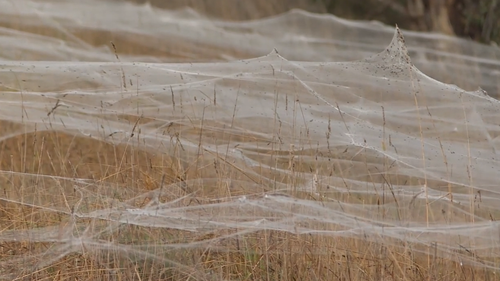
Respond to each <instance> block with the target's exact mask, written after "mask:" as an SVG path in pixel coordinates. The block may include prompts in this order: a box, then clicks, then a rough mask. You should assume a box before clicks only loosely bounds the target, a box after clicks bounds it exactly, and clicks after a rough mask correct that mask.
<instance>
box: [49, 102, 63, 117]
mask: <svg viewBox="0 0 500 281" xmlns="http://www.w3.org/2000/svg"><path fill="white" fill-rule="evenodd" d="M59 101H60V100H59V99H57V101H56V105H54V107H52V109H51V110H50V111H49V113H47V116H50V115H51V114H52V113H54V110H56V109H57V108H58V107H59V106H61V104H60V103H59Z"/></svg>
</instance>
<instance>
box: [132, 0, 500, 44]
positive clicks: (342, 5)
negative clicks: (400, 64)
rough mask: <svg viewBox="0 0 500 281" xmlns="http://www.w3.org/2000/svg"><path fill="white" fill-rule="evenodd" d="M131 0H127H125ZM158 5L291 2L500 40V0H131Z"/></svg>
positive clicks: (217, 12) (265, 6)
mask: <svg viewBox="0 0 500 281" xmlns="http://www.w3.org/2000/svg"><path fill="white" fill-rule="evenodd" d="M129 1H130V0H129ZM131 1H134V2H139V3H144V2H150V3H151V4H152V5H154V6H158V7H161V8H167V9H172V8H181V7H185V6H190V7H192V8H194V9H195V10H197V11H199V12H202V13H203V14H207V15H210V16H216V17H218V18H223V19H228V20H249V19H255V18H262V17H267V16H272V15H276V14H279V13H283V12H286V11H288V10H290V9H293V8H298V9H304V10H307V11H310V12H316V13H325V12H328V13H332V14H334V15H336V16H339V17H342V18H347V19H359V20H378V21H381V22H383V23H386V24H389V25H392V26H394V25H395V24H397V25H398V26H400V27H401V28H404V29H409V30H417V31H434V32H440V33H445V34H449V35H456V36H459V37H466V38H471V39H473V40H475V41H479V42H483V43H492V42H496V43H497V44H500V3H499V2H500V0H168V1H166V0H131Z"/></svg>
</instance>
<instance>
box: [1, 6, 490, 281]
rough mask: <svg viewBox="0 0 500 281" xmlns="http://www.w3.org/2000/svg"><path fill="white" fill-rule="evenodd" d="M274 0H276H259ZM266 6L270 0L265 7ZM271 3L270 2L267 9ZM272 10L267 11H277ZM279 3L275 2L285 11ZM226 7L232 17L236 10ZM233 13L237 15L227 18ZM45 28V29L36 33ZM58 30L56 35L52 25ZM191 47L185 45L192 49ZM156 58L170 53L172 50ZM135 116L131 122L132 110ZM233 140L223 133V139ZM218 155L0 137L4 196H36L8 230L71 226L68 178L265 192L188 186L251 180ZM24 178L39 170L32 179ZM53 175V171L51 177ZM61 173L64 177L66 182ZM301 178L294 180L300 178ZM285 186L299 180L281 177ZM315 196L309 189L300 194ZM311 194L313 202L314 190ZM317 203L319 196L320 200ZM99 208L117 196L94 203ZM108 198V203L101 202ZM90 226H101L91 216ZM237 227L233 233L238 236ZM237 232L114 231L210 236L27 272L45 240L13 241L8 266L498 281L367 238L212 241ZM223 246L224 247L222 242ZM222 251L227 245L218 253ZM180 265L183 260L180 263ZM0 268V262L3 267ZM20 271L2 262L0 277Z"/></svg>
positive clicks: (169, 274) (6, 214) (126, 48)
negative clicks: (15, 260)
mask: <svg viewBox="0 0 500 281" xmlns="http://www.w3.org/2000/svg"><path fill="white" fill-rule="evenodd" d="M260 2H262V5H266V4H265V3H267V2H268V1H260ZM264 2H265V3H264ZM268 6H269V5H268ZM272 8H273V7H272V6H269V7H268V9H272ZM280 9H281V8H276V11H280ZM227 13H232V11H229V12H227ZM228 17H229V16H228ZM30 31H31V32H35V33H44V31H41V30H30ZM45 32H49V33H50V32H51V31H45ZM79 36H80V37H81V38H82V39H84V40H85V41H87V42H92V43H95V44H96V45H98V44H100V43H102V42H109V41H115V43H116V45H117V46H118V49H119V50H120V52H123V53H146V54H148V50H140V49H137V46H131V45H129V44H128V43H129V42H126V41H123V42H120V41H119V40H115V39H113V38H109V36H110V35H109V34H79ZM184 47H185V46H184ZM149 54H152V55H162V56H168V54H165V53H162V54H156V53H149ZM124 118H129V119H130V123H131V124H133V123H135V122H136V121H137V120H135V119H134V118H136V117H133V116H128V117H126V116H124ZM0 128H1V131H0V132H1V133H2V134H3V135H7V134H8V133H9V132H14V131H19V130H23V126H22V124H13V123H9V122H2V123H1V124H0ZM224 138H227V136H226V137H224V136H222V139H224ZM213 161H214V158H211V157H210V156H207V157H202V156H200V155H182V157H178V158H175V157H167V156H164V155H161V154H157V153H155V152H154V151H144V150H142V149H141V148H140V147H135V146H131V145H128V144H123V145H117V146H114V145H110V144H108V143H104V142H101V141H97V140H93V139H88V138H84V137H75V136H72V135H69V134H67V133H62V132H56V131H43V132H42V131H37V132H31V133H26V134H22V135H18V136H15V137H12V138H9V139H6V140H4V141H2V142H1V143H0V169H1V170H2V171H4V172H3V173H1V174H0V192H1V193H3V194H4V197H7V198H11V199H12V200H20V201H25V202H36V203H37V204H36V205H37V207H34V206H33V205H30V204H25V205H19V204H15V203H12V202H6V201H0V231H7V230H23V229H32V228H34V227H45V226H54V227H56V228H57V227H59V228H61V229H63V228H64V226H66V225H67V224H69V223H71V216H70V215H69V214H70V209H71V206H74V204H76V202H77V201H78V198H79V197H78V195H77V194H75V195H74V197H73V198H61V197H60V196H57V194H60V193H61V190H68V189H71V188H72V183H71V181H70V180H68V179H72V178H73V179H74V178H79V179H90V180H92V181H93V182H94V185H95V188H96V189H100V190H101V194H102V192H106V193H107V194H110V195H109V197H108V198H112V197H114V198H116V200H127V199H128V198H132V197H135V196H137V195H140V194H142V193H144V192H145V191H148V190H154V189H157V188H159V187H161V186H162V185H165V186H168V185H170V186H174V185H172V184H177V186H179V187H178V188H177V190H171V195H170V198H164V200H169V199H175V198H178V197H181V196H185V195H188V194H194V196H192V197H190V198H187V199H186V200H188V201H189V202H187V201H186V204H201V203H202V202H208V201H209V200H210V199H214V198H218V197H228V195H231V196H236V195H242V194H247V195H249V196H251V195H252V193H258V192H262V190H261V191H256V190H246V189H245V188H243V187H241V188H239V187H233V188H231V189H230V190H229V189H228V188H227V187H225V186H224V185H223V184H221V185H220V186H217V185H213V186H208V185H198V186H196V185H191V186H189V187H186V188H182V184H179V183H183V182H190V181H193V180H196V179H198V178H201V177H205V178H206V177H207V175H212V176H213V177H214V178H220V179H221V183H222V182H223V181H222V180H223V179H226V178H235V179H238V178H241V177H244V176H245V175H244V171H240V170H238V169H237V168H236V167H235V166H233V165H230V164H229V163H224V162H223V161H221V162H220V164H219V165H213V164H212V163H213ZM26 174H32V175H39V176H26ZM47 175H50V176H54V177H47ZM57 177H61V178H64V179H61V180H58V178H57ZM295 180H296V179H295ZM282 181H283V182H289V181H293V179H282ZM295 195H296V196H299V197H300V196H304V197H306V196H308V195H307V194H295ZM308 199H311V197H310V196H309V197H308ZM149 200H151V198H144V201H142V202H136V204H137V205H138V206H142V205H144V204H147V202H148V201H149ZM318 200H319V199H318ZM92 204H96V205H95V206H90V205H89V206H86V208H95V209H98V208H99V207H100V206H108V205H109V204H112V202H108V201H103V202H100V203H99V202H98V201H97V200H96V201H93V203H92ZM99 204H101V205H100V206H98V205H99ZM40 206H46V207H47V208H49V207H51V206H67V207H68V214H58V213H56V212H50V211H47V210H44V209H43V208H39V207H40ZM88 223H89V224H99V222H95V221H91V220H88ZM237 231H238V230H237V229H235V230H234V232H233V233H236V232H237ZM224 236H227V237H230V236H231V233H230V232H229V231H226V233H217V232H214V233H212V234H210V235H208V236H207V235H205V236H202V237H200V236H198V235H197V234H196V233H191V232H188V231H180V230H175V231H174V230H172V231H169V230H166V229H154V228H147V227H135V226H125V227H124V228H123V229H121V231H120V232H116V233H114V236H109V237H105V238H104V239H109V241H122V242H123V243H132V242H133V241H139V240H141V239H142V240H143V241H146V240H148V239H149V241H165V240H167V241H171V242H172V241H175V242H177V243H196V242H200V241H201V242H203V241H210V243H206V244H205V246H203V247H196V248H193V249H192V250H189V249H182V250H180V251H175V250H172V251H165V250H164V249H161V250H159V251H158V253H157V255H158V256H160V255H163V257H164V258H165V260H158V259H148V258H145V257H143V256H139V255H136V254H135V253H129V254H123V253H121V254H120V253H117V252H116V251H113V250H110V251H104V250H103V251H98V250H95V249H92V248H90V249H85V248H84V249H85V250H84V251H83V252H82V253H78V254H71V255H68V256H65V257H63V258H61V259H59V260H57V262H56V263H53V264H50V265H48V266H44V267H42V268H39V269H37V270H36V271H35V272H32V271H31V270H29V266H28V265H33V264H36V263H37V262H39V259H40V258H43V256H39V254H41V253H45V252H48V251H50V245H48V244H47V243H35V242H32V243H28V242H19V243H11V242H9V243H5V242H1V241H0V262H2V261H8V260H9V259H11V257H13V256H16V255H19V254H25V255H26V256H30V257H32V258H31V259H30V258H28V259H25V260H21V261H19V264H17V267H18V268H23V267H26V269H27V270H26V271H25V272H24V273H23V274H21V275H18V276H17V277H16V279H15V280H198V279H201V278H202V276H200V275H197V273H198V272H204V273H208V274H207V275H205V276H203V278H205V277H206V278H210V279H212V280H223V279H226V280H498V279H499V277H498V276H497V275H496V273H495V272H493V271H492V270H489V269H484V268H481V267H472V266H469V265H461V264H460V263H457V262H453V261H450V260H448V259H444V258H440V257H436V256H435V255H434V254H435V249H433V248H420V249H416V248H415V247H417V246H415V245H410V244H405V243H404V242H394V243H399V245H400V246H399V247H394V246H393V245H394V244H386V243H378V242H367V241H362V240H358V239H353V238H339V237H325V236H322V235H295V234H291V233H283V232H277V231H259V232H253V233H247V234H241V235H238V236H237V237H233V238H232V239H212V238H217V237H224ZM214 245H215V246H220V247H214ZM219 249H223V250H219ZM170 261H176V262H178V263H179V264H173V263H171V262H170ZM0 265H1V264H0ZM11 270H14V269H13V268H9V267H0V274H5V273H8V272H9V271H11Z"/></svg>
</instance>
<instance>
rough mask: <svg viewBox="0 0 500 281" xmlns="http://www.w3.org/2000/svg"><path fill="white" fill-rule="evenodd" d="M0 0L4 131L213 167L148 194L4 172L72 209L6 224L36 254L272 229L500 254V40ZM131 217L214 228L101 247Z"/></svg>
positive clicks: (33, 202) (123, 6)
mask: <svg viewBox="0 0 500 281" xmlns="http://www.w3.org/2000/svg"><path fill="white" fill-rule="evenodd" d="M0 5H1V9H0V13H1V16H0V22H1V24H2V26H4V27H2V28H1V29H0V36H1V40H0V46H1V47H0V57H1V58H3V61H2V62H0V90H1V92H0V100H1V103H0V119H1V120H2V122H3V123H2V124H4V125H2V126H3V128H2V133H1V134H0V141H2V142H4V141H7V140H9V139H12V138H14V137H19V136H22V135H25V134H30V133H33V132H35V131H37V132H43V131H52V132H54V131H57V132H63V133H65V134H68V135H72V136H75V137H78V138H87V139H89V140H93V141H98V142H101V143H109V144H114V145H124V144H126V145H128V146H131V147H134V148H135V149H137V150H141V151H145V152H147V153H151V154H154V155H165V157H171V158H172V159H179V161H181V162H183V163H187V164H186V165H188V166H189V165H191V164H192V163H198V164H196V165H197V166H196V167H199V168H200V169H202V167H204V169H206V170H207V171H206V172H205V173H200V175H204V176H198V177H191V178H189V179H184V180H183V181H182V182H172V183H169V184H168V185H165V186H160V185H159V187H158V188H157V189H153V190H150V191H144V189H141V188H140V186H127V187H126V188H124V187H123V186H119V184H114V183H110V182H106V181H96V180H95V179H90V178H80V177H78V175H74V176H72V177H67V176H60V175H40V174H36V173H26V172H22V171H12V170H9V169H3V170H2V171H1V172H0V173H1V174H2V175H3V177H4V178H6V179H7V178H9V177H18V178H19V180H21V181H22V180H26V181H28V180H32V181H34V180H35V179H37V180H38V181H39V184H42V183H40V182H43V184H42V186H43V188H37V189H36V191H34V192H31V193H29V192H26V193H19V191H18V189H17V187H16V188H9V187H4V192H3V193H1V194H0V198H1V199H2V200H3V202H9V203H10V204H18V205H25V206H32V207H34V208H39V209H40V210H43V211H44V212H47V213H49V214H59V215H62V216H65V217H67V218H69V219H71V222H72V223H70V224H67V225H66V226H65V227H63V228H62V229H63V230H61V226H59V224H57V225H55V224H54V225H52V224H50V223H47V224H46V225H44V226H40V227H35V226H34V227H32V228H30V229H24V230H18V229H12V230H8V231H3V232H2V233H0V241H30V242H49V243H54V246H53V247H52V248H51V250H50V251H46V252H43V253H40V255H39V256H36V255H31V256H30V257H29V258H33V259H35V258H38V259H40V258H41V257H43V259H40V260H39V261H38V262H37V263H36V266H43V265H48V264H50V263H53V262H55V261H56V260H57V259H59V258H61V257H63V256H65V255H68V254H70V253H73V252H81V251H82V245H85V248H86V249H93V250H94V251H115V252H117V253H122V254H124V255H125V254H130V253H135V254H137V255H141V254H142V255H146V253H147V256H148V257H155V258H158V259H165V257H164V255H163V253H164V252H166V251H179V250H185V249H195V248H198V247H207V245H209V244H210V243H212V242H213V241H214V239H231V238H234V237H236V236H237V235H238V234H241V233H251V232H256V231H260V230H276V231H284V232H292V233H298V234H304V233H310V234H313V235H325V236H342V237H358V238H362V239H367V240H370V241H372V240H374V241H383V242H384V243H388V244H391V243H392V244H393V245H394V246H397V245H400V244H398V243H399V242H397V241H401V240H402V241H405V242H408V243H415V245H422V246H424V247H425V246H430V245H439V251H438V253H439V254H440V255H444V256H449V257H450V258H453V259H457V260H461V261H467V262H471V263H478V264H480V265H481V266H485V267H496V264H495V262H494V260H493V259H494V258H498V255H499V248H500V240H499V237H500V233H499V224H498V223H497V222H495V219H497V218H498V217H500V207H499V204H498V202H499V201H498V200H500V190H499V187H498V182H499V180H500V173H499V169H500V168H499V154H498V150H499V149H500V139H499V135H500V126H499V125H500V123H499V119H498V112H500V111H499V110H500V103H499V101H498V100H496V99H494V98H492V97H490V96H489V95H488V94H486V92H485V91H483V90H481V89H479V90H476V91H470V89H472V88H474V89H476V88H477V87H478V86H481V87H482V88H484V89H488V91H489V92H490V94H491V93H492V92H493V93H494V92H495V91H498V90H497V86H498V85H497V83H498V82H496V80H497V78H498V74H499V72H498V70H495V69H498V65H499V61H498V60H496V58H497V57H498V55H499V51H498V49H497V48H495V47H488V46H483V45H479V44H475V43H471V42H467V41H464V40H459V39H454V38H450V37H445V36H442V35H437V34H425V33H414V32H406V31H404V32H403V33H404V35H406V36H405V37H403V34H402V32H401V31H400V30H399V29H397V28H392V27H387V26H383V25H381V24H378V23H372V22H351V21H346V20H342V19H339V18H336V17H334V16H326V15H322V16H319V15H314V14H309V13H306V12H303V11H298V10H294V11H292V12H289V13H287V14H283V15H278V16H276V17H273V18H266V19H262V20H255V21H251V22H238V23H235V22H223V21H218V20H216V19H207V18H205V17H203V16H201V15H198V14H196V13H195V12H193V11H192V10H179V11H164V10H159V9H156V8H153V7H150V6H136V5H132V4H127V3H124V2H106V1H95V2H94V1H15V2H14V1H4V2H2V3H1V4H0ZM111 11H113V12H111ZM16 18H17V19H18V20H13V19H16ZM111 34H112V35H111ZM110 36H113V38H112V39H113V41H114V44H115V46H116V49H117V54H115V51H114V50H113V47H112V46H111V45H110V43H109V41H110V40H109V38H110ZM391 36H392V37H391ZM391 38H392V39H391ZM405 38H406V41H405ZM431 76H432V77H433V78H431ZM435 79H438V80H435ZM439 80H441V81H447V82H453V83H455V84H457V85H460V86H462V87H463V88H466V89H469V91H467V90H465V89H463V88H460V87H458V86H455V85H452V84H446V83H443V82H440V81H439ZM131 120H136V121H131ZM6 124H8V126H7V125H6ZM198 165H199V166H198ZM217 165H219V166H218V167H219V169H221V168H220V167H225V169H226V171H231V172H227V173H223V174H220V173H219V172H218V170H217V168H213V167H217ZM207 167H208V168H207ZM210 169H211V170H210ZM208 170H210V171H208ZM41 179H43V180H41ZM10 182H13V181H12V180H11V181H10ZM2 185H3V186H9V185H8V184H7V182H5V183H2ZM221 186H224V187H225V188H226V189H227V190H230V191H232V192H230V193H228V194H224V193H221V192H220V191H218V190H219V189H220V188H221ZM180 189H182V190H183V193H175V192H172V190H180ZM16 190H17V191H16ZM56 190H57V191H56ZM125 190H126V191H127V192H125ZM113 192H114V193H116V192H123V194H122V196H121V197H120V198H119V199H116V198H115V197H114V195H112V193H113ZM200 192H201V193H200ZM47 196H50V197H47ZM46 197H47V198H50V200H49V199H47V200H45V201H44V200H41V199H40V198H46ZM192 198H197V200H196V202H197V203H192V202H193V200H192ZM145 199H148V200H150V201H148V202H149V203H147V204H142V205H140V204H139V205H138V204H137V202H138V201H141V200H142V201H144V200H145ZM188 199H190V200H188ZM186 200H188V201H189V202H190V203H189V204H187V203H186V202H187V201H186ZM68 202H71V204H73V205H72V206H73V210H71V209H70V208H68V206H69V203H68ZM89 221H92V224H91V227H90V226H89ZM123 225H127V226H137V227H143V228H148V227H154V228H165V229H171V230H172V229H174V230H179V231H186V232H187V233H197V235H200V233H202V234H203V233H206V234H209V233H210V234H212V235H213V234H214V233H218V234H217V235H218V236H217V235H216V238H211V239H208V240H206V241H201V242H200V241H198V242H197V243H180V242H178V241H173V240H172V241H163V242H159V241H154V242H150V243H151V245H153V244H154V247H150V248H147V250H146V249H145V246H144V245H145V244H144V243H146V242H144V241H142V242H144V243H142V242H141V243H139V242H138V243H132V242H130V241H120V240H114V241H115V242H113V243H110V242H102V241H103V240H102V238H103V237H109V236H112V235H115V234H116V233H117V231H118V230H119V229H122V228H123ZM223 230H228V231H229V230H233V231H232V232H224V231H223ZM234 230H237V231H234ZM216 231H220V232H216ZM228 233H229V234H228ZM434 243H437V244H434ZM146 244H147V243H146ZM151 245H150V246H151ZM422 249H424V248H422ZM463 249H467V250H468V251H474V253H476V256H475V257H471V256H470V254H469V253H466V252H463V251H462V250H463ZM460 251H462V252H460ZM49 257H50V258H49ZM478 257H480V259H478ZM16 258H18V259H23V260H25V259H26V258H28V257H24V256H22V255H20V256H18V257H16ZM15 262H16V259H9V260H6V261H2V264H3V265H5V266H7V265H9V264H15Z"/></svg>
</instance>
